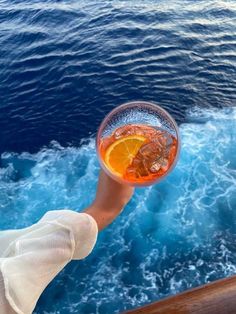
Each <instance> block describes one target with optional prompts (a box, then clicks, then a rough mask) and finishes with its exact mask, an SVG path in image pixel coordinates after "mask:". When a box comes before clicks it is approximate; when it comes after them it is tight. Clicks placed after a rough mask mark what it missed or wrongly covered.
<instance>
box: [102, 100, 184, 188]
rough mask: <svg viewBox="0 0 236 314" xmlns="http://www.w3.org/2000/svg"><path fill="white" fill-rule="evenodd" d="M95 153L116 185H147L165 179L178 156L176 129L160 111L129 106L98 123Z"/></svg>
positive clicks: (140, 104)
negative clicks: (115, 181) (96, 152)
mask: <svg viewBox="0 0 236 314" xmlns="http://www.w3.org/2000/svg"><path fill="white" fill-rule="evenodd" d="M97 151H98V156H99V159H100V163H101V165H102V167H103V169H104V170H105V171H106V172H107V173H108V174H109V175H110V176H111V177H113V178H114V179H116V180H117V181H119V182H123V183H128V184H131V185H140V186H142V185H149V184H152V183H154V182H157V181H159V180H160V179H162V178H163V177H165V176H166V174H167V173H169V172H170V170H171V169H172V168H173V167H174V165H175V163H176V161H177V156H178V152H179V137H178V128H177V125H176V123H175V121H174V120H173V119H172V117H171V116H170V115H169V114H168V113H167V112H166V111H165V110H163V109H162V108H161V107H159V106H157V105H154V104H151V103H147V102H132V103H128V104H125V105H122V106H120V107H118V108H116V109H114V110H113V111H112V112H111V113H110V114H109V115H108V116H107V117H106V118H105V119H104V121H103V122H102V124H101V126H100V128H99V131H98V136H97Z"/></svg>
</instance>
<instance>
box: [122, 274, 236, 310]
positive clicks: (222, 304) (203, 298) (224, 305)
mask: <svg viewBox="0 0 236 314" xmlns="http://www.w3.org/2000/svg"><path fill="white" fill-rule="evenodd" d="M125 313H126V314H236V276H232V277H229V278H225V279H221V280H217V281H214V282H212V283H210V284H207V285H203V286H200V287H198V288H195V289H191V290H187V291H185V292H183V293H180V294H177V295H175V296H173V297H168V298H166V299H163V300H161V301H158V302H155V303H151V304H149V305H147V306H144V307H140V308H138V309H135V310H131V311H128V312H125ZM125 313H123V314H125Z"/></svg>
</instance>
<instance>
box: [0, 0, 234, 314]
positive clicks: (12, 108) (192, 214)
mask: <svg viewBox="0 0 236 314" xmlns="http://www.w3.org/2000/svg"><path fill="white" fill-rule="evenodd" d="M235 22H236V3H235V0H225V1H220V0H219V1H214V0H199V1H192V0H171V1H166V0H158V1H155V0H143V1H140V0H135V1H123V0H103V1H102V0H88V1H78V0H66V1H65V0H44V1H42V0H31V1H29V0H0V83H1V84H0V154H1V155H0V156H1V157H0V215H1V219H0V229H8V228H21V227H25V226H28V225H30V224H31V223H34V222H36V221H37V220H38V219H39V218H40V217H41V216H42V215H43V214H44V213H45V212H46V211H47V210H53V209H58V208H64V207H67V208H68V207H69V208H71V209H74V210H77V211H80V210H82V209H83V208H85V207H86V206H87V205H89V204H90V202H91V201H92V195H94V194H95V189H96V182H97V176H98V171H99V166H98V161H97V158H96V154H95V147H94V138H95V134H96V131H97V127H98V126H99V124H100V122H101V121H102V119H103V118H104V116H105V115H106V113H108V112H109V111H110V110H112V109H113V108H114V107H116V106H117V105H119V104H121V103H124V102H127V101H132V100H137V99H140V100H147V101H154V102H157V103H158V104H159V105H161V106H162V107H163V108H165V109H166V110H167V111H168V112H170V113H171V115H172V116H173V117H174V118H175V119H176V121H177V122H178V124H181V126H180V131H181V136H182V152H181V156H180V160H179V163H178V165H177V167H176V168H175V170H174V172H173V173H172V174H171V175H170V176H169V177H168V178H167V179H166V180H165V181H163V182H161V183H160V184H158V185H155V186H152V187H148V188H145V189H137V190H136V193H135V195H134V198H133V199H132V201H131V202H130V204H129V205H128V206H127V207H126V208H125V210H124V211H123V213H122V215H121V216H120V217H119V218H118V219H117V220H116V221H115V222H114V223H113V224H112V225H111V226H110V227H109V228H107V229H106V230H105V231H103V232H102V233H101V234H100V235H99V239H98V243H97V245H96V247H95V249H94V251H93V252H92V254H91V255H90V256H89V257H88V258H87V259H85V260H84V261H79V262H72V263H70V264H69V265H68V266H67V267H66V268H65V270H64V271H63V272H62V273H61V274H59V276H57V278H56V279H55V280H54V281H53V282H52V283H51V284H50V285H49V287H48V288H47V289H46V291H45V292H44V293H43V295H42V297H41V298H40V300H39V302H38V305H37V307H36V310H35V314H72V313H79V314H113V313H119V312H122V311H123V310H125V309H130V308H135V307H137V306H140V305H142V304H146V303H148V302H151V301H155V300H158V299H160V298H163V297H165V296H168V295H172V294H175V293H178V292H180V291H183V290H185V289H188V288H191V287H195V286H197V285H201V284H203V283H206V282H210V281H213V280H215V279H217V278H222V277H225V276H229V275H231V274H235V273H236V266H235V265H236V225H235V224H236V217H235V215H236V214H235V209H236V196H235V195H236V182H235V180H236V174H235V172H236V148H235V142H236V134H235V132H236V131H235V130H236V128H235V126H236V109H235V106H236V93H235V91H236V57H235V48H236V37H235V34H236V23H235Z"/></svg>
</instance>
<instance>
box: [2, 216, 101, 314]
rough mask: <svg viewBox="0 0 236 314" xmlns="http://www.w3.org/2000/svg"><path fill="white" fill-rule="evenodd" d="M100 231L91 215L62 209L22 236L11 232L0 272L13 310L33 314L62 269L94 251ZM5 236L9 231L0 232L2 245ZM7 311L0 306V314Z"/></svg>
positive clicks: (24, 231)
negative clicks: (45, 290)
mask: <svg viewBox="0 0 236 314" xmlns="http://www.w3.org/2000/svg"><path fill="white" fill-rule="evenodd" d="M97 232H98V231H97V224H96V222H95V220H94V219H93V218H92V217H91V216H89V215H87V214H85V213H76V212H73V211H70V210H62V211H52V212H48V213H47V214H46V215H45V216H44V217H43V218H42V219H41V220H40V221H39V222H38V223H37V224H35V225H33V226H32V227H30V228H26V229H23V231H22V232H21V234H20V236H19V237H13V236H12V234H11V237H10V238H11V242H10V243H8V246H7V248H6V249H5V251H4V252H3V255H2V256H1V258H0V273H1V276H2V279H3V284H4V289H5V296H6V299H7V301H8V302H9V304H10V305H11V307H12V309H13V310H14V311H15V312H16V313H18V314H30V313H32V311H33V309H34V307H35V305H36V303H37V301H38V298H39V296H40V295H41V293H42V292H43V290H44V289H45V288H46V286H47V285H48V284H49V282H50V281H51V280H52V279H53V278H54V277H55V276H56V275H57V274H58V273H59V272H60V271H61V270H62V268H63V267H64V266H65V265H66V264H67V263H68V262H69V261H70V260H72V259H81V258H84V257H86V256H87V255H88V254H89V253H90V252H91V251H92V249H93V247H94V245H95V243H96V239H97ZM8 234H9V232H8ZM6 239H7V236H6V233H5V232H2V233H0V246H1V240H4V241H6ZM5 246H6V245H5ZM1 276H0V281H1ZM0 286H1V282H0ZM8 313H9V312H8V311H7V310H6V311H3V310H2V308H1V314H8Z"/></svg>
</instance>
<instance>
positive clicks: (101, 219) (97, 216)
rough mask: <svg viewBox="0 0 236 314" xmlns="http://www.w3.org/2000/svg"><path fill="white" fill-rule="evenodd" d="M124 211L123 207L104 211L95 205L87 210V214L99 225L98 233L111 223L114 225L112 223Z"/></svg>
mask: <svg viewBox="0 0 236 314" xmlns="http://www.w3.org/2000/svg"><path fill="white" fill-rule="evenodd" d="M122 209H123V206H119V207H116V208H115V207H114V208H110V209H104V208H100V207H98V205H96V204H94V203H93V204H92V205H91V206H89V207H88V208H86V209H85V213H86V214H88V215H90V216H92V217H93V218H94V220H95V221H96V222H97V225H98V231H101V230H102V229H104V228H105V227H107V226H108V225H109V224H110V223H112V221H113V220H114V219H115V218H116V217H117V216H118V215H119V214H120V212H121V211H122Z"/></svg>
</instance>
